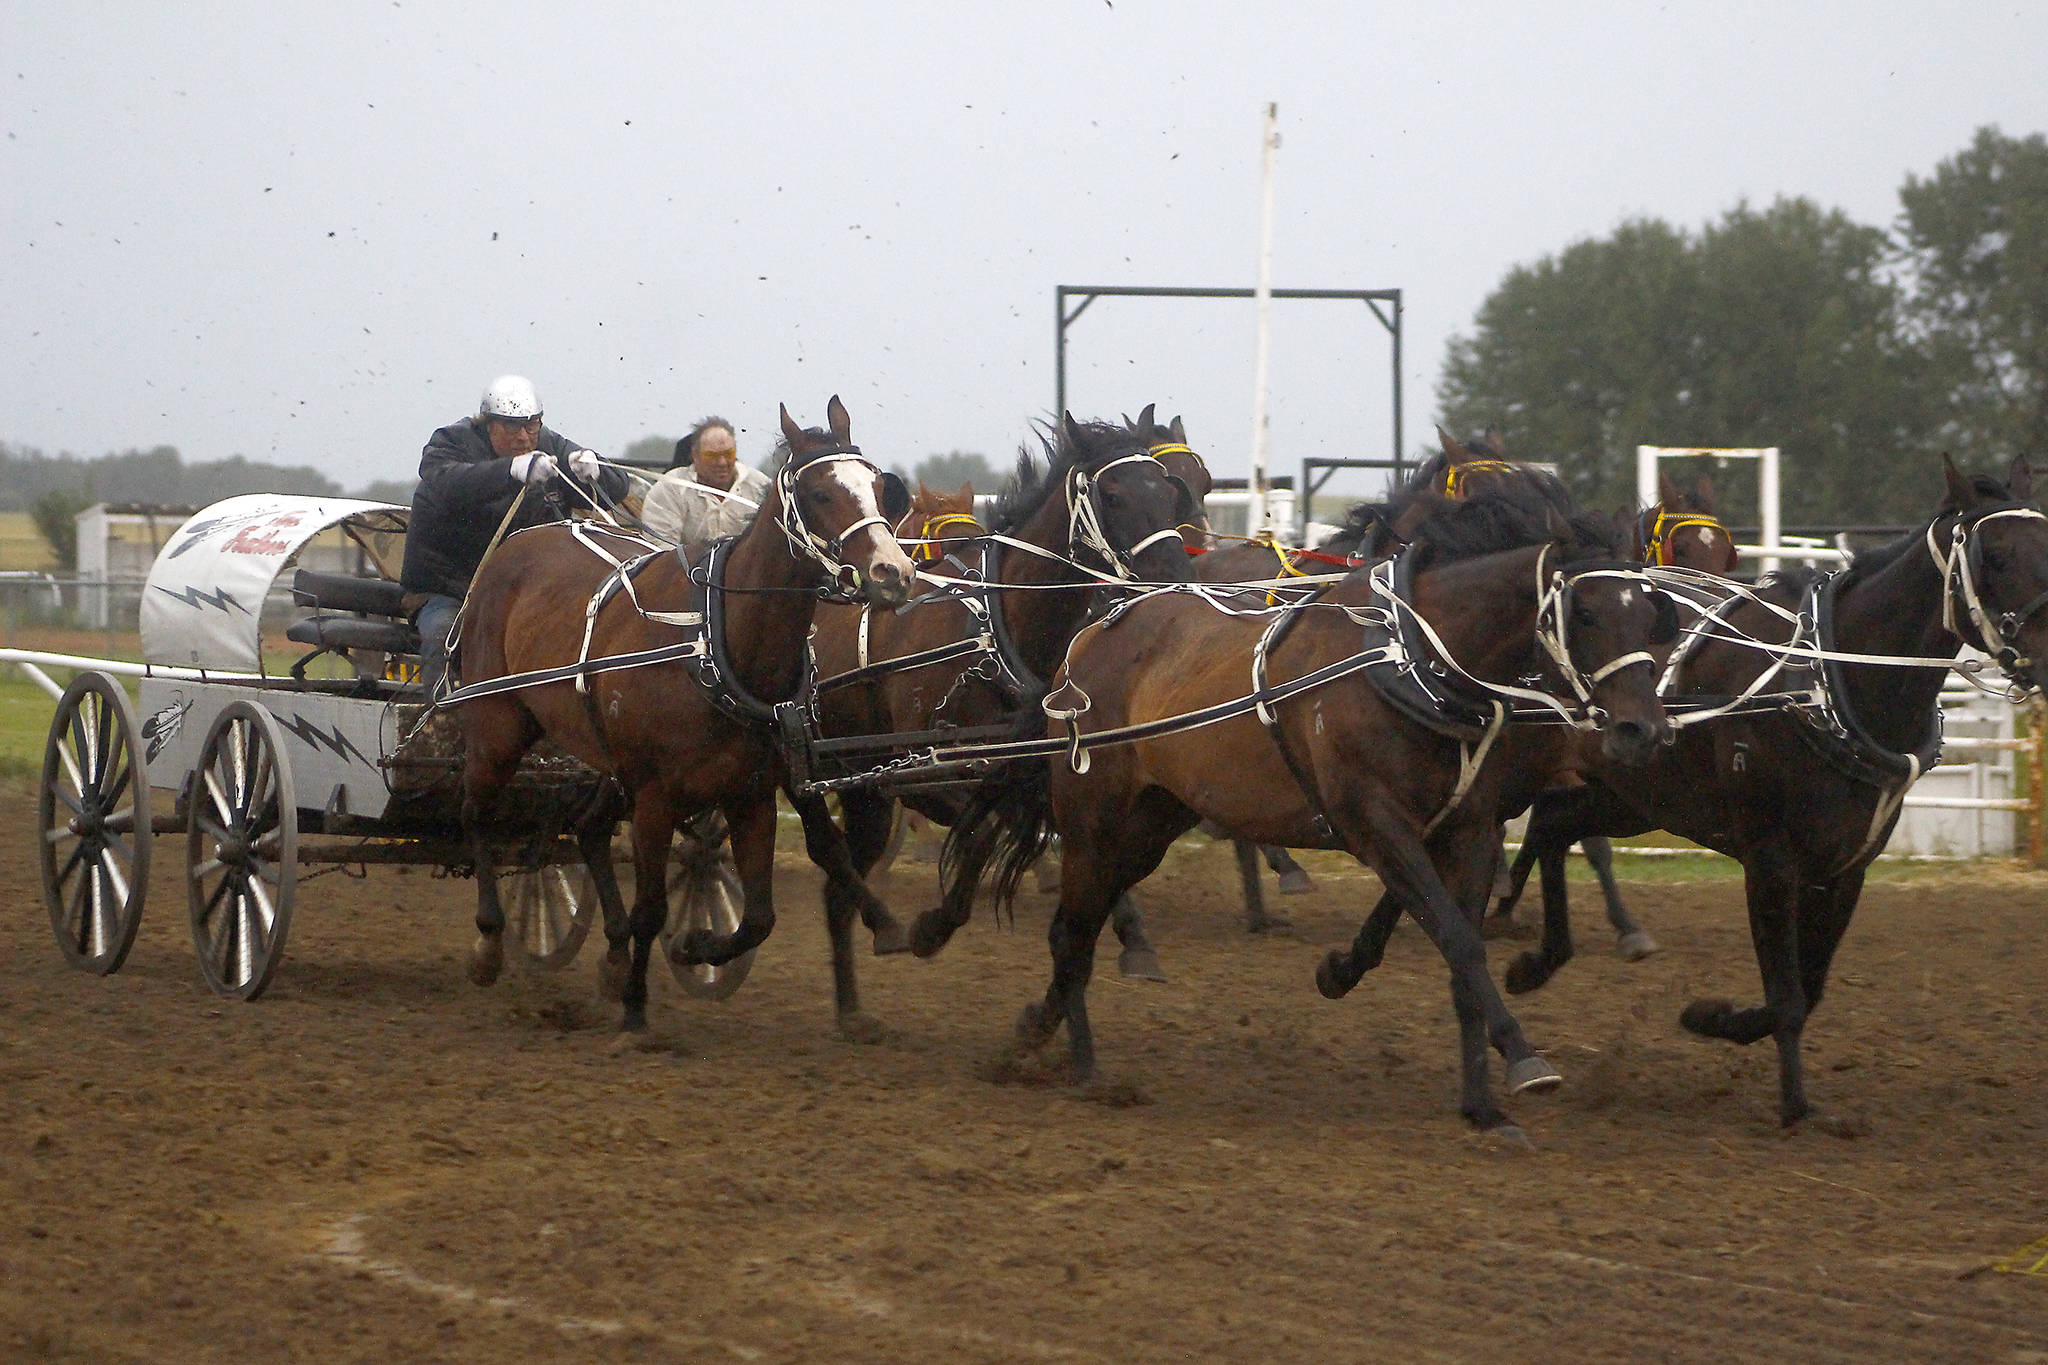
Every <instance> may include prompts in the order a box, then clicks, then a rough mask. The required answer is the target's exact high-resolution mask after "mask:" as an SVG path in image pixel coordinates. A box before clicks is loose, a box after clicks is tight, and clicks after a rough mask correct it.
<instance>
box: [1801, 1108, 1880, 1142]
mask: <svg viewBox="0 0 2048 1365" xmlns="http://www.w3.org/2000/svg"><path fill="white" fill-rule="evenodd" d="M1785 1126H1786V1127H1787V1128H1791V1127H1794V1126H1799V1127H1805V1128H1812V1129H1814V1130H1816V1131H1817V1132H1822V1133H1826V1134H1827V1135H1828V1136H1829V1137H1834V1138H1841V1139H1842V1140H1843V1141H1844V1142H1854V1141H1855V1140H1856V1139H1857V1138H1860V1137H1862V1136H1863V1134H1864V1132H1865V1131H1866V1130H1865V1127H1864V1125H1863V1123H1862V1121H1861V1120H1858V1119H1853V1118H1850V1117H1849V1116H1848V1115H1846V1114H1812V1113H1810V1114H1808V1115H1807V1116H1806V1117H1805V1118H1803V1119H1794V1120H1792V1121H1791V1122H1788V1123H1787V1124H1786V1125H1785Z"/></svg>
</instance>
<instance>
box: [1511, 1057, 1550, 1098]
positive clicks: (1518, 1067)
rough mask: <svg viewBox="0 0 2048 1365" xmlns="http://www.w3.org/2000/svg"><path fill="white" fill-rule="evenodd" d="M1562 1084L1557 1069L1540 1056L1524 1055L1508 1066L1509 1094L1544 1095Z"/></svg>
mask: <svg viewBox="0 0 2048 1365" xmlns="http://www.w3.org/2000/svg"><path fill="white" fill-rule="evenodd" d="M1563 1084H1564V1077H1563V1076H1562V1075H1561V1074H1559V1072H1558V1069H1557V1068H1556V1067H1554V1066H1552V1065H1551V1064H1550V1063H1549V1062H1546V1061H1544V1060H1543V1059H1542V1058H1541V1057H1524V1058H1522V1060H1521V1061H1519V1062H1515V1063H1512V1064H1511V1065H1510V1066H1509V1067H1508V1093H1509V1094H1510V1095H1526V1094H1534V1095H1544V1094H1548V1093H1549V1092H1551V1091H1553V1090H1555V1089H1557V1088H1558V1087H1559V1086H1560V1085H1563Z"/></svg>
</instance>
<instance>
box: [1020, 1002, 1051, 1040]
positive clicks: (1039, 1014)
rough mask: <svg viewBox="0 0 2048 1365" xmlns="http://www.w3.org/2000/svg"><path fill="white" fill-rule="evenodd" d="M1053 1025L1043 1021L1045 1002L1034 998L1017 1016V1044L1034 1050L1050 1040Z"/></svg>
mask: <svg viewBox="0 0 2048 1365" xmlns="http://www.w3.org/2000/svg"><path fill="white" fill-rule="evenodd" d="M1054 1027H1056V1026H1054V1025H1048V1024H1047V1023H1046V1021H1045V1002H1044V1001H1041V1000H1034V1001H1032V1002H1031V1003H1030V1004H1028V1005H1026V1006H1025V1007H1024V1009H1023V1012H1022V1013H1020V1014H1018V1016H1017V1027H1016V1036H1017V1046H1018V1047H1020V1048H1023V1049H1025V1050H1026V1051H1029V1052H1035V1051H1037V1050H1038V1049H1039V1048H1042V1047H1044V1046H1045V1045H1046V1044H1047V1043H1048V1042H1050V1041H1052V1035H1053V1029H1054Z"/></svg>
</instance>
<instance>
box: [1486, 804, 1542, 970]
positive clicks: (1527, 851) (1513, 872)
mask: <svg viewBox="0 0 2048 1365" xmlns="http://www.w3.org/2000/svg"><path fill="white" fill-rule="evenodd" d="M1539 804H1541V803H1540V802H1539ZM1529 823H1530V825H1531V827H1534V825H1535V823H1536V817H1535V815H1534V813H1533V812H1532V813H1531V814H1530V816H1529ZM1536 857H1537V850H1536V844H1535V841H1534V840H1533V839H1531V838H1530V837H1529V836H1528V835H1526V834H1525V835H1523V836H1522V846H1521V847H1520V848H1518V849H1516V850H1515V860H1514V862H1513V863H1511V864H1509V866H1508V876H1507V881H1508V884H1507V889H1506V890H1505V891H1503V892H1501V893H1500V898H1499V903H1498V904H1497V905H1495V906H1494V908H1493V913H1492V914H1490V915H1488V916H1487V917H1486V922H1485V925H1484V926H1483V927H1484V930H1485V933H1486V937H1488V938H1506V937H1508V936H1509V935H1510V934H1511V933H1512V932H1513V930H1514V927H1515V904H1516V902H1518V901H1520V900H1521V899H1522V888H1523V887H1524V886H1527V885H1528V884H1529V869H1530V868H1532V867H1534V866H1536Z"/></svg>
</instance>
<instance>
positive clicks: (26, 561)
mask: <svg viewBox="0 0 2048 1365" xmlns="http://www.w3.org/2000/svg"><path fill="white" fill-rule="evenodd" d="M56 567H57V556H56V555H55V554H53V553H52V552H51V550H50V542H49V541H47V540H44V539H43V535H42V532H40V531H38V530H36V524H35V520H34V519H33V518H32V517H30V516H29V514H28V513H26V512H0V570H8V569H54V568H56Z"/></svg>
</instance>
